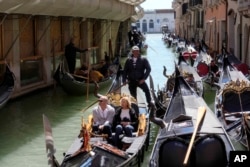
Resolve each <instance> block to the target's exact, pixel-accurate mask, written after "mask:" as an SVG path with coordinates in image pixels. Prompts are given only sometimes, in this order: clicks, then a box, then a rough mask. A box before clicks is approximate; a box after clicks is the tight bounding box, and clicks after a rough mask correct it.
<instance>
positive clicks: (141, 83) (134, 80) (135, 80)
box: [122, 46, 151, 104]
mask: <svg viewBox="0 0 250 167" xmlns="http://www.w3.org/2000/svg"><path fill="white" fill-rule="evenodd" d="M150 72H151V66H150V64H149V62H148V60H147V59H145V58H142V57H141V56H140V49H139V47H138V46H133V47H132V56H131V57H129V58H128V59H127V61H126V63H125V66H124V71H123V78H122V81H123V84H126V81H128V88H129V91H130V94H131V95H132V96H133V97H134V98H136V97H137V92H136V91H137V87H139V88H141V89H142V90H143V92H144V93H145V96H146V100H147V103H148V104H150V102H151V95H150V91H149V88H148V85H147V84H146V82H145V81H146V79H147V78H148V76H149V74H150Z"/></svg>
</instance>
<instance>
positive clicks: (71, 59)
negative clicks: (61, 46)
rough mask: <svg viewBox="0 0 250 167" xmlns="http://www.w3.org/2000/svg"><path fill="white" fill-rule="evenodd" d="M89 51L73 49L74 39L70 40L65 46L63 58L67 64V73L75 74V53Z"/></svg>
mask: <svg viewBox="0 0 250 167" xmlns="http://www.w3.org/2000/svg"><path fill="white" fill-rule="evenodd" d="M88 50H90V49H89V48H87V49H79V48H77V47H75V44H74V38H71V39H70V42H69V44H68V45H66V46H65V57H66V60H67V63H68V68H69V72H70V73H71V74H73V73H74V72H75V67H76V52H82V53H83V52H86V51H88Z"/></svg>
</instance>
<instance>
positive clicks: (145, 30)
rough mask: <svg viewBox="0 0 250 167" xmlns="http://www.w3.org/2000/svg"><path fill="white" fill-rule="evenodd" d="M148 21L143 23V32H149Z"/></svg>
mask: <svg viewBox="0 0 250 167" xmlns="http://www.w3.org/2000/svg"><path fill="white" fill-rule="evenodd" d="M147 31H148V29H147V20H143V21H142V32H147Z"/></svg>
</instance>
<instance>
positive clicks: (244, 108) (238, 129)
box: [215, 61, 250, 150]
mask: <svg viewBox="0 0 250 167" xmlns="http://www.w3.org/2000/svg"><path fill="white" fill-rule="evenodd" d="M227 63H230V61H228V62H227ZM217 85H218V88H219V89H218V90H217V92H216V97H215V111H216V115H217V117H218V118H219V119H220V120H221V122H222V123H223V125H224V127H225V129H226V131H227V132H228V134H229V135H230V136H231V138H232V139H234V140H235V141H239V142H240V143H242V144H243V145H244V146H245V147H246V149H247V150H250V118H249V116H250V82H249V80H248V79H247V78H246V77H245V75H244V74H243V73H242V72H240V71H238V70H237V69H236V68H235V67H234V66H233V65H231V64H225V65H224V68H223V70H222V72H221V74H220V79H219V82H218V84H217Z"/></svg>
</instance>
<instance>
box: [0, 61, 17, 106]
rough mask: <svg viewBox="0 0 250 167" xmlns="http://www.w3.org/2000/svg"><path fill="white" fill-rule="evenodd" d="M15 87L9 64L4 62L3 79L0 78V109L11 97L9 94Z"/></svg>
mask: <svg viewBox="0 0 250 167" xmlns="http://www.w3.org/2000/svg"><path fill="white" fill-rule="evenodd" d="M14 87H15V76H14V74H13V73H12V72H11V70H10V68H9V66H8V65H7V64H6V69H5V73H4V75H3V79H2V80H0V109H1V108H3V106H4V105H5V104H6V103H7V102H8V100H9V99H10V98H11V94H12V92H13V91H14Z"/></svg>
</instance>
